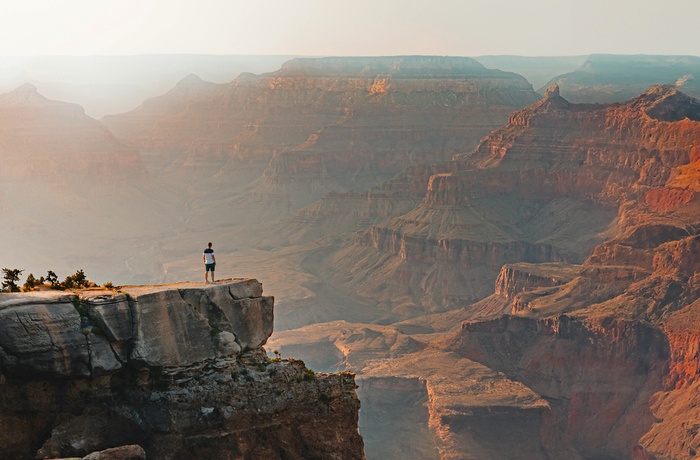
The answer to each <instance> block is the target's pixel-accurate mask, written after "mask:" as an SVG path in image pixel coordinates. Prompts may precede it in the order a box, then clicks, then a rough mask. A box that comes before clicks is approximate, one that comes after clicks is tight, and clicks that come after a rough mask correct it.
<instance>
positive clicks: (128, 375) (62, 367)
mask: <svg viewBox="0 0 700 460" xmlns="http://www.w3.org/2000/svg"><path fill="white" fill-rule="evenodd" d="M272 321H273V299H272V298H271V297H266V296H263V295H262V285H261V284H260V283H259V282H257V281H256V280H251V279H238V280H228V281H226V282H220V283H219V284H216V285H210V286H207V285H202V284H198V283H179V284H176V285H163V286H134V287H124V288H121V291H119V292H115V291H109V290H99V289H96V290H87V291H79V292H75V293H72V292H71V293H64V292H55V291H48V292H37V293H24V294H2V296H0V363H1V367H0V371H1V373H2V374H1V379H2V385H0V393H2V411H1V412H0V413H1V414H2V415H0V425H2V426H3V427H5V428H4V429H3V430H2V443H0V445H1V446H2V447H0V457H3V458H33V457H34V456H35V455H36V458H53V457H58V456H66V457H67V456H84V455H86V454H88V453H90V452H93V451H99V450H102V449H106V448H111V447H118V446H122V445H130V444H138V445H140V446H142V447H143V448H144V449H145V451H146V453H147V455H148V458H159V459H169V458H173V459H174V458H194V457H200V456H203V457H206V458H230V456H231V455H233V456H234V457H236V458H243V457H245V458H259V459H263V458H266V459H267V458H364V454H363V445H362V439H361V438H360V436H359V434H358V432H357V412H358V409H359V401H358V400H357V397H356V396H355V393H354V388H355V384H354V380H353V376H352V375H350V374H332V375H327V374H317V375H316V374H314V373H313V371H310V370H309V369H307V368H306V367H305V365H304V363H302V362H301V361H294V360H285V361H280V360H273V361H271V360H269V359H267V358H266V357H265V353H264V350H263V349H262V345H264V344H265V342H266V340H267V339H268V337H269V336H270V334H271V333H272Z"/></svg>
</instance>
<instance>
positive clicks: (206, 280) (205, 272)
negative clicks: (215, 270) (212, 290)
mask: <svg viewBox="0 0 700 460" xmlns="http://www.w3.org/2000/svg"><path fill="white" fill-rule="evenodd" d="M208 282H209V270H207V267H206V265H205V266H204V283H208Z"/></svg>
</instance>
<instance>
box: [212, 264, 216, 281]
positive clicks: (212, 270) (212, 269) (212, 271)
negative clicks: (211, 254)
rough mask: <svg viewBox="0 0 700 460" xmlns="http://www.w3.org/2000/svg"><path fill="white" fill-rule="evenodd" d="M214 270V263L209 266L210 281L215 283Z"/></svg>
mask: <svg viewBox="0 0 700 460" xmlns="http://www.w3.org/2000/svg"><path fill="white" fill-rule="evenodd" d="M214 271H216V264H214V265H213V266H212V267H211V282H212V283H216V280H215V279H214Z"/></svg>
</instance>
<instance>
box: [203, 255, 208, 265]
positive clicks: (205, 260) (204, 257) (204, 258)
mask: <svg viewBox="0 0 700 460" xmlns="http://www.w3.org/2000/svg"><path fill="white" fill-rule="evenodd" d="M202 262H204V263H205V264H206V263H207V256H205V255H204V254H202Z"/></svg>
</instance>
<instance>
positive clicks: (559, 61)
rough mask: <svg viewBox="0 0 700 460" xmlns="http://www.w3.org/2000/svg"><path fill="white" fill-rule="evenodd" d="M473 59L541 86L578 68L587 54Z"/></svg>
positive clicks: (533, 84) (479, 57)
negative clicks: (518, 75)
mask: <svg viewBox="0 0 700 460" xmlns="http://www.w3.org/2000/svg"><path fill="white" fill-rule="evenodd" d="M474 59H476V60H477V61H479V62H480V63H482V64H483V65H484V66H486V67H488V68H490V69H501V70H505V71H507V72H515V73H517V74H520V75H522V76H523V77H525V78H527V80H528V81H529V82H530V83H532V86H533V87H534V88H541V87H542V86H544V85H546V84H547V83H548V82H550V81H551V80H552V78H554V77H555V76H557V75H561V74H564V73H569V72H572V71H574V70H576V69H577V68H579V67H580V66H581V65H582V64H583V63H584V62H585V61H586V59H588V56H477V57H475V58H474Z"/></svg>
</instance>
